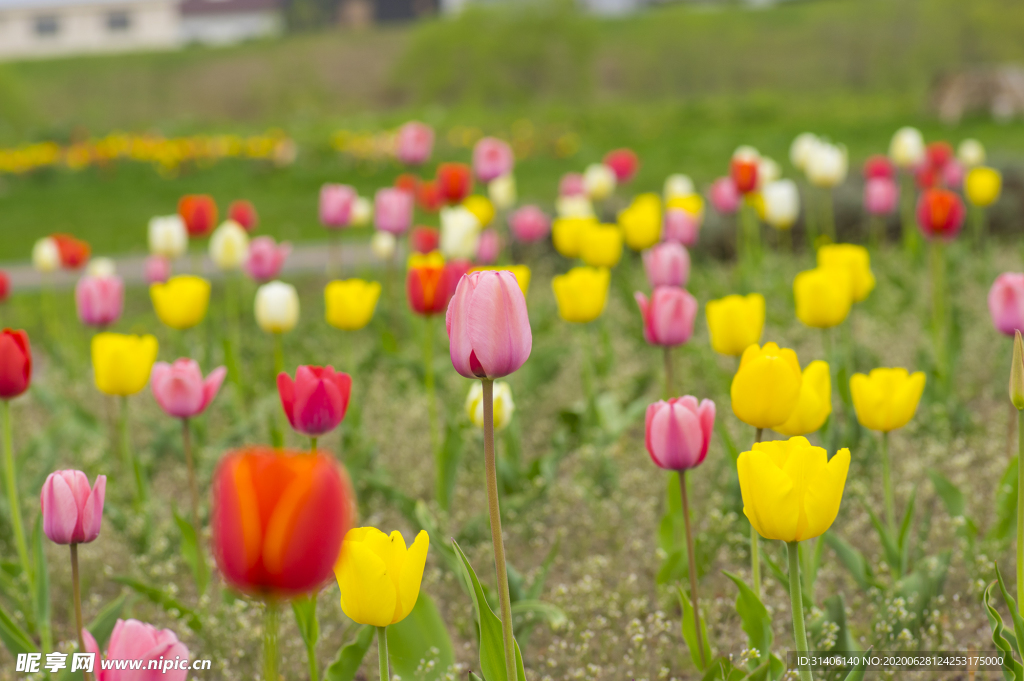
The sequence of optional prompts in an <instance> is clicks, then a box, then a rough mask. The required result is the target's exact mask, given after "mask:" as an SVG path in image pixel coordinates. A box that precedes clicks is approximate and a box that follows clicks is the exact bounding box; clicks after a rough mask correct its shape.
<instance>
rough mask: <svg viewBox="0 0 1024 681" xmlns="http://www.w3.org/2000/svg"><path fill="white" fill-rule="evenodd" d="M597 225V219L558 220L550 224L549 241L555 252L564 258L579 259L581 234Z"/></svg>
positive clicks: (581, 243) (581, 242)
mask: <svg viewBox="0 0 1024 681" xmlns="http://www.w3.org/2000/svg"><path fill="white" fill-rule="evenodd" d="M594 225H597V218H593V217H582V218H558V219H556V220H555V221H554V222H553V223H552V224H551V241H552V243H554V245H555V250H556V251H558V252H559V253H561V254H562V256H564V257H566V258H578V257H580V247H581V246H582V245H583V232H585V231H586V230H587V229H588V228H589V227H591V226H594Z"/></svg>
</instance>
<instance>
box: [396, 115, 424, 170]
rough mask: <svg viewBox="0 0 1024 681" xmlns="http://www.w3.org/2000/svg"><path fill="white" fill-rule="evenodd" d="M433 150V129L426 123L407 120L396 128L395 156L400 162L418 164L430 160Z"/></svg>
mask: <svg viewBox="0 0 1024 681" xmlns="http://www.w3.org/2000/svg"><path fill="white" fill-rule="evenodd" d="M433 150H434V129H433V128H431V127H430V126H429V125H427V124H426V123H420V122H419V121H409V122H408V123H406V124H405V125H403V126H402V127H401V128H399V129H398V135H397V136H396V137H395V156H397V157H398V160H399V161H401V162H402V163H404V164H406V165H410V166H418V165H422V164H424V163H426V162H427V161H428V160H430V154H431V152H433Z"/></svg>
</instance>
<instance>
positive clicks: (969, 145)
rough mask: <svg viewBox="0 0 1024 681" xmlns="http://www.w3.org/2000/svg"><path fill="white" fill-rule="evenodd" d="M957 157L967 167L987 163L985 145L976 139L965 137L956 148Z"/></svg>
mask: <svg viewBox="0 0 1024 681" xmlns="http://www.w3.org/2000/svg"><path fill="white" fill-rule="evenodd" d="M956 157H957V159H959V161H960V163H962V164H963V165H964V166H966V167H967V168H974V167H975V166H980V165H982V164H983V163H985V147H984V146H982V144H981V142H979V141H978V140H976V139H970V138H969V139H965V140H964V141H962V142H960V146H958V147H957V148H956Z"/></svg>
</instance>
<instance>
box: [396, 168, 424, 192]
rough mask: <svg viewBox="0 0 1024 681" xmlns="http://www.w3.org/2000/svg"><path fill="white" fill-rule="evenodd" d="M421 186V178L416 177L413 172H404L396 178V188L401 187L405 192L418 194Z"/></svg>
mask: <svg viewBox="0 0 1024 681" xmlns="http://www.w3.org/2000/svg"><path fill="white" fill-rule="evenodd" d="M419 186H420V178H418V177H416V176H415V175H413V174H412V173H402V174H401V175H399V176H398V177H396V178H395V189H401V190H402V191H404V192H408V193H410V194H412V195H413V196H415V195H416V189H417V188H418V187H419Z"/></svg>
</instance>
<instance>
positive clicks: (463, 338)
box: [445, 270, 533, 379]
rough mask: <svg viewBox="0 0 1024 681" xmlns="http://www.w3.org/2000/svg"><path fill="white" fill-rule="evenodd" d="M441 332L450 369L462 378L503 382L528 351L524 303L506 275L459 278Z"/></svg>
mask: <svg viewBox="0 0 1024 681" xmlns="http://www.w3.org/2000/svg"><path fill="white" fill-rule="evenodd" d="M445 328H446V329H447V331H448V340H449V344H450V350H451V359H452V365H453V366H454V367H455V370H456V371H458V372H459V373H460V374H462V375H463V376H465V377H466V378H489V379H495V378H502V377H504V376H508V375H509V374H511V373H513V372H515V371H517V370H518V369H519V367H521V366H522V365H523V363H524V362H526V360H527V359H528V358H529V357H530V351H531V349H532V348H533V333H532V331H531V329H530V318H529V316H528V315H527V312H526V298H524V297H523V291H522V289H520V288H519V283H518V282H517V281H516V278H515V276H514V275H513V274H512V273H511V272H509V271H507V270H502V271H498V272H494V271H485V272H473V273H472V274H467V275H465V276H463V277H462V278H461V279H460V280H459V283H458V286H457V287H456V288H455V295H454V296H452V299H451V302H450V303H449V304H448V312H447V313H446V315H445Z"/></svg>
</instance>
